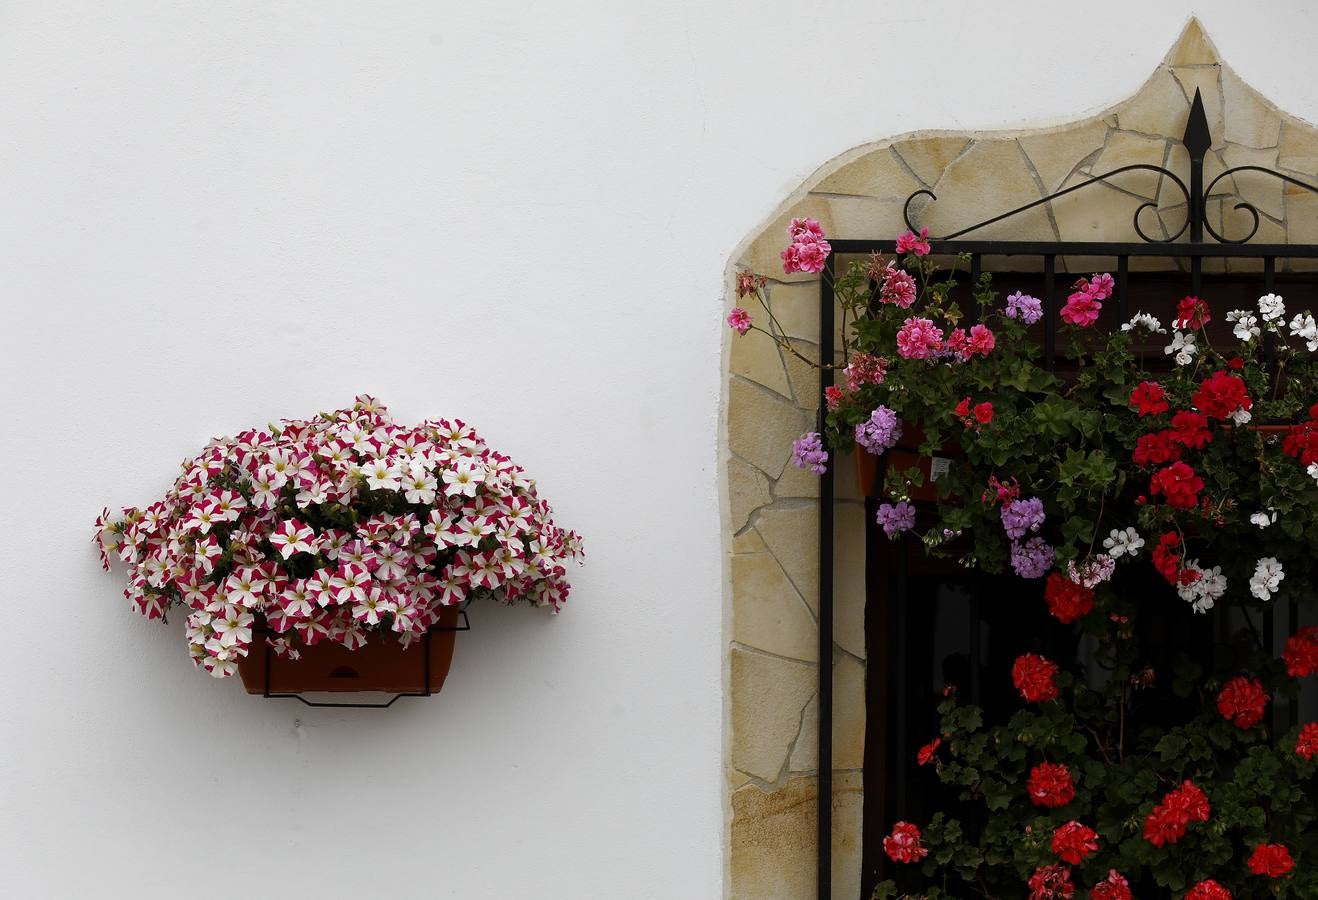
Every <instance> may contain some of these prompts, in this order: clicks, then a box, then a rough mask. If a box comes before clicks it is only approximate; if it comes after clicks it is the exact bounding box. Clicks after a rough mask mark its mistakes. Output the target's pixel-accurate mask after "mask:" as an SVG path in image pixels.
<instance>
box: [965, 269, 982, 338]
mask: <svg viewBox="0 0 1318 900" xmlns="http://www.w3.org/2000/svg"><path fill="white" fill-rule="evenodd" d="M982 265H983V261H982V260H981V258H980V255H979V254H978V253H972V254H970V299H969V300H968V301H967V302H966V324H967V325H973V324H975V323H976V322H978V321H979V303H978V302H976V300H975V289H976V286H977V285H978V284H979V276H980V267H981V266H982Z"/></svg>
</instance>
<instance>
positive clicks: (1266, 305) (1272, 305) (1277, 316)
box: [1259, 294, 1286, 323]
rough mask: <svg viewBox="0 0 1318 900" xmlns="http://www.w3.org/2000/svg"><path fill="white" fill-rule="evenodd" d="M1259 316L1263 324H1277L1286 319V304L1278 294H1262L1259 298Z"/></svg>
mask: <svg viewBox="0 0 1318 900" xmlns="http://www.w3.org/2000/svg"><path fill="white" fill-rule="evenodd" d="M1259 315H1261V316H1263V321H1264V322H1269V323H1271V322H1278V321H1280V320H1281V319H1284V318H1285V317H1286V304H1285V303H1283V302H1282V299H1281V295H1280V294H1264V295H1263V296H1262V297H1259Z"/></svg>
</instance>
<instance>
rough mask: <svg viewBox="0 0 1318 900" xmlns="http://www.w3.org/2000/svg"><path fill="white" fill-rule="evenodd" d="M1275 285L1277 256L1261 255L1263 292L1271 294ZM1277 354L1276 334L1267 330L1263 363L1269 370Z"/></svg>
mask: <svg viewBox="0 0 1318 900" xmlns="http://www.w3.org/2000/svg"><path fill="white" fill-rule="evenodd" d="M1276 287H1277V257H1275V256H1265V257H1263V293H1265V294H1271V293H1274V292H1275V291H1276ZM1276 355H1277V335H1276V334H1274V333H1273V332H1271V331H1269V332H1268V333H1267V334H1265V335H1264V336H1263V365H1264V367H1265V368H1266V369H1267V370H1268V371H1269V372H1271V371H1272V363H1273V360H1274V359H1275V358H1276Z"/></svg>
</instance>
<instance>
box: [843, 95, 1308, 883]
mask: <svg viewBox="0 0 1318 900" xmlns="http://www.w3.org/2000/svg"><path fill="white" fill-rule="evenodd" d="M1182 140H1183V143H1184V145H1185V148H1186V150H1187V151H1188V153H1189V158H1190V172H1189V183H1188V184H1187V183H1186V181H1185V180H1183V179H1182V178H1181V177H1180V176H1179V175H1177V174H1176V173H1175V172H1172V171H1170V170H1169V169H1167V168H1165V167H1163V166H1160V165H1152V164H1135V165H1128V166H1122V167H1120V168H1117V169H1114V170H1112V171H1110V172H1106V173H1103V174H1100V175H1094V176H1092V177H1090V178H1088V179H1087V180H1085V181H1083V182H1081V183H1080V184H1077V185H1074V186H1072V187H1069V188H1066V189H1064V190H1061V191H1058V192H1057V193H1054V194H1050V195H1048V196H1046V197H1043V198H1042V199H1039V200H1035V201H1033V202H1031V203H1027V204H1025V205H1023V206H1020V207H1018V208H1016V209H1013V210H1009V211H1007V212H1004V213H1001V214H999V215H995V216H994V217H993V218H990V219H986V220H984V221H982V222H978V223H976V224H974V225H970V226H968V227H966V228H963V229H961V230H959V231H956V232H954V233H952V234H948V235H945V236H942V237H938V238H931V239H930V245H931V254H932V255H933V256H935V257H937V256H939V255H946V256H957V255H960V254H966V255H968V257H969V260H970V276H971V282H972V283H973V282H974V281H975V280H977V279H978V277H979V275H980V271H981V268H982V266H983V262H984V260H985V258H987V257H994V258H1002V259H1005V260H1009V261H1010V260H1018V261H1019V260H1029V261H1031V262H1036V263H1037V271H1036V272H1035V273H1034V274H1033V276H1032V277H1033V278H1035V279H1037V287H1036V289H1037V290H1038V291H1039V294H1038V295H1039V296H1040V299H1041V300H1042V301H1043V309H1044V317H1043V322H1044V329H1043V335H1042V345H1043V352H1044V358H1045V360H1046V363H1047V366H1048V368H1049V369H1050V370H1052V369H1054V368H1055V366H1056V364H1057V359H1058V355H1057V334H1056V320H1057V313H1058V311H1059V309H1060V303H1059V298H1061V299H1064V298H1065V294H1066V288H1067V287H1068V286H1069V285H1068V284H1067V283H1065V282H1066V273H1065V272H1064V271H1059V262H1062V263H1063V269H1064V268H1065V266H1064V262H1065V258H1066V257H1072V256H1077V257H1078V256H1083V257H1086V258H1089V259H1093V258H1103V259H1110V260H1111V261H1112V262H1113V264H1114V267H1115V272H1116V291H1115V294H1116V297H1115V299H1116V305H1117V310H1118V314H1119V316H1120V318H1121V319H1122V320H1124V319H1126V318H1127V317H1128V316H1129V315H1130V314H1131V312H1132V310H1131V309H1130V303H1129V301H1130V298H1131V297H1132V296H1133V294H1134V293H1135V291H1133V290H1132V289H1133V288H1137V287H1138V286H1139V284H1143V285H1145V286H1151V285H1152V286H1156V285H1157V284H1158V279H1162V282H1163V283H1168V282H1171V283H1176V284H1177V285H1179V286H1188V291H1189V293H1191V294H1194V295H1199V294H1200V293H1201V292H1202V289H1203V286H1204V277H1205V272H1204V267H1205V262H1206V261H1208V260H1224V261H1225V260H1252V261H1255V262H1254V266H1255V267H1256V268H1260V269H1261V271H1260V272H1257V273H1251V274H1237V275H1219V274H1212V275H1211V277H1212V278H1213V286H1214V289H1215V290H1218V289H1225V290H1229V289H1231V286H1232V285H1237V286H1238V288H1237V289H1240V290H1246V289H1252V290H1254V295H1253V296H1254V297H1257V287H1258V286H1259V285H1260V282H1261V286H1262V289H1263V292H1265V293H1273V292H1274V291H1276V290H1278V288H1280V287H1282V286H1285V289H1286V290H1287V291H1291V292H1296V291H1299V292H1302V293H1307V294H1310V295H1311V296H1312V298H1313V303H1312V305H1315V306H1318V272H1300V273H1287V272H1279V271H1278V262H1279V261H1283V262H1284V261H1287V260H1305V259H1307V260H1318V246H1315V245H1308V244H1306V245H1297V244H1250V243H1249V241H1250V240H1251V239H1252V238H1253V237H1254V236H1255V235H1256V234H1257V232H1258V229H1259V224H1260V216H1259V213H1258V210H1257V209H1255V208H1254V207H1253V206H1252V205H1250V204H1249V203H1246V202H1244V201H1241V202H1238V203H1236V204H1235V207H1234V209H1235V211H1236V212H1237V213H1238V214H1239V215H1241V216H1244V217H1245V218H1244V219H1241V220H1240V221H1245V220H1246V219H1249V220H1252V225H1251V227H1250V229H1249V231H1248V233H1246V234H1245V235H1244V236H1243V237H1239V238H1230V237H1227V236H1226V234H1225V232H1226V230H1227V229H1226V228H1225V226H1224V225H1222V223H1219V226H1221V231H1219V230H1218V229H1217V228H1216V227H1214V225H1213V224H1212V223H1211V222H1209V221H1208V219H1207V216H1206V208H1207V202H1206V201H1207V198H1208V196H1209V195H1210V194H1211V193H1212V191H1213V189H1214V187H1215V186H1216V185H1217V184H1218V182H1220V181H1221V180H1222V179H1224V178H1227V177H1228V176H1232V175H1237V174H1243V173H1247V172H1252V173H1258V174H1261V175H1263V176H1266V177H1270V178H1277V179H1280V180H1282V181H1284V182H1286V183H1287V184H1290V185H1293V186H1295V187H1297V188H1300V189H1303V190H1307V191H1311V192H1313V193H1318V187H1315V186H1313V185H1310V184H1307V183H1305V182H1303V181H1300V180H1298V179H1296V178H1293V177H1291V176H1289V175H1286V174H1284V173H1281V172H1276V171H1273V170H1271V169H1265V168H1263V167H1260V166H1252V165H1251V166H1237V167H1234V168H1229V169H1227V170H1225V171H1223V172H1221V173H1220V174H1218V175H1217V176H1216V177H1215V178H1213V180H1212V181H1210V182H1209V183H1208V184H1207V185H1205V184H1204V158H1205V156H1206V154H1207V153H1208V150H1209V148H1210V147H1211V145H1212V135H1211V134H1210V132H1209V127H1208V119H1207V116H1206V115H1205V113H1204V105H1203V99H1202V97H1201V96H1200V95H1199V93H1198V91H1196V93H1195V97H1194V101H1193V103H1192V105H1191V110H1190V114H1189V118H1188V120H1187V123H1186V128H1185V134H1184V137H1183V139H1182ZM1133 171H1148V172H1155V173H1157V174H1159V175H1160V176H1162V177H1163V178H1165V179H1167V180H1168V182H1169V183H1170V184H1172V185H1175V186H1176V188H1177V189H1178V190H1179V191H1180V192H1181V193H1182V194H1183V195H1184V197H1185V206H1186V210H1187V216H1186V221H1185V224H1184V225H1182V226H1181V228H1180V230H1179V231H1177V232H1176V233H1175V234H1172V235H1170V236H1168V237H1166V238H1162V239H1158V238H1154V237H1151V236H1150V235H1148V234H1147V233H1146V232H1145V230H1144V229H1143V227H1142V226H1141V224H1140V217H1141V215H1142V214H1144V213H1145V211H1146V210H1148V209H1155V208H1156V207H1157V204H1156V203H1153V202H1144V203H1141V204H1140V205H1139V206H1138V207H1137V208H1136V209H1135V212H1134V218H1133V225H1134V230H1135V233H1136V234H1137V235H1138V236H1139V237H1140V238H1141V241H1139V242H1129V243H1104V242H1083V241H1072V242H1065V241H999V240H973V239H965V238H964V236H965V235H968V234H971V233H972V232H974V231H977V230H979V229H982V228H984V227H985V226H988V225H992V224H994V223H997V222H1001V221H1004V220H1007V219H1010V218H1011V217H1013V216H1015V215H1017V214H1019V213H1023V212H1025V211H1027V210H1030V209H1033V208H1034V207H1037V206H1040V205H1042V204H1045V203H1048V202H1050V201H1052V200H1055V199H1057V198H1059V197H1062V196H1065V195H1067V194H1071V193H1074V192H1076V191H1081V190H1084V189H1085V188H1087V187H1090V186H1092V185H1094V184H1098V183H1104V182H1111V181H1114V180H1119V179H1120V178H1121V176H1122V175H1123V174H1125V173H1127V172H1133ZM921 197H927V198H929V199H930V200H931V201H936V200H937V199H938V198H937V197H936V196H935V195H934V193H933V192H932V191H929V190H926V189H921V190H918V191H916V192H915V193H913V194H912V195H911V196H910V197H908V198H907V200H906V205H905V207H904V210H903V216H904V218H905V220H906V224H907V227H909V228H911V229H913V230H914V229H916V228H917V225H916V223H914V222H913V221H912V220H911V208H912V205H913V204H914V203H915V202H916V201H917V200H918V199H919V198H921ZM1205 235H1207V236H1208V237H1207V238H1206V237H1205ZM1182 238H1185V239H1184V240H1182ZM1210 238H1211V240H1210ZM831 243H832V248H833V250H832V255H830V256H829V258H828V260H827V263H826V265H825V269H824V272H823V274H822V279H821V282H820V285H821V286H820V303H819V333H820V346H819V352H820V360H821V362H831V361H832V360H833V359H834V356H835V351H836V348H835V345H834V339H833V336H834V329H835V326H836V322H835V317H834V312H835V298H834V295H833V283H834V276H835V275H836V274H837V271H838V260H839V258H840V257H843V256H847V255H852V254H870V253H887V254H891V253H894V252H895V249H896V247H895V241H894V240H893V239H884V240H852V239H831ZM1132 259H1142V260H1143V259H1156V260H1159V261H1162V262H1163V263H1165V264H1166V265H1167V266H1168V268H1167V269H1166V270H1165V271H1154V272H1151V271H1146V270H1145V267H1144V266H1141V267H1140V269H1141V270H1140V271H1139V272H1137V273H1135V274H1134V275H1132V272H1131V260H1132ZM1026 268H1030V269H1034V268H1035V267H1034V266H1029V267H1026ZM1313 268H1318V266H1314V267H1313ZM1059 277H1060V278H1062V279H1063V283H1062V284H1061V285H1060V287H1059ZM1137 283H1138V284H1137ZM1246 286H1248V287H1246ZM970 306H971V307H972V308H973V304H970ZM820 372H821V374H820V384H819V391H820V399H819V410H820V413H819V415H820V422H819V431H820V432H823V430H824V428H823V416H824V414H825V410H826V409H827V405H826V403H825V402H824V391H825V390H826V389H827V388H828V387H831V386H832V384H833V369H831V368H822V369H821V370H820ZM834 478H835V473H834V470H833V468H829V470H828V471H827V472H826V473H825V474H823V475H822V476H821V482H820V491H819V509H820V516H819V560H820V568H819V660H820V667H819V675H820V677H819V775H818V834H817V840H818V844H817V847H818V875H817V884H818V897H819V898H820V900H831V898H832V868H831V864H832V860H831V847H832V832H833V822H832V793H833V784H832V780H833V779H832V759H833V727H832V726H833V679H832V659H833V563H834V515H833V501H834ZM873 506H874V503H873V501H872V500H871V502H870V503H868V504H867V509H866V511H867V514H868V515H867V521H868V522H869V523H870V525H869V526H868V528H869V529H870V530H871V531H873V528H874V526H873V524H872V523H873V512H874V510H873ZM873 539H874V535H873V534H871V535H868V536H867V541H866V546H867V547H872V546H873ZM867 552H868V551H867ZM905 558H906V557H905V556H900V557H899V559H903V560H904V559H905ZM900 565H905V564H904V563H901V564H900ZM889 574H890V575H891V576H892V578H893V580H894V583H895V591H894V604H895V609H894V610H893V616H892V618H891V619H890V622H891V624H892V625H893V627H894V628H895V629H897V630H898V632H899V633H898V635H897V642H898V645H899V647H903V648H904V647H905V646H906V641H905V640H904V639H903V638H904V635H903V634H901V633H900V632H901V629H904V628H906V627H908V623H909V619H910V606H909V596H908V587H909V578H908V576H907V573H906V571H905V569H903V568H898V569H897V571H895V572H891V573H889ZM1281 614H1282V615H1284V616H1285V617H1286V618H1287V620H1288V621H1287V622H1286V624H1287V626H1288V627H1289V629H1290V630H1291V631H1294V629H1295V627H1296V625H1297V620H1298V609H1297V607H1296V606H1295V604H1293V603H1292V604H1291V605H1290V606H1289V608H1287V609H1285V610H1283V611H1282V613H1281ZM1266 615H1267V619H1266V621H1265V623H1264V625H1263V629H1262V630H1263V633H1264V635H1265V636H1266V637H1267V638H1268V639H1269V640H1271V636H1272V633H1273V626H1274V623H1273V621H1272V617H1273V616H1274V612H1272V611H1269V612H1268V613H1267V614H1266ZM979 622H980V616H979V613H978V611H975V610H972V612H971V615H970V627H971V628H972V629H974V628H977V627H978V624H979ZM969 646H970V648H971V653H972V654H974V653H976V652H977V648H978V646H979V641H978V637H977V636H974V635H972V636H971V639H970V641H969ZM1268 649H1271V644H1269V645H1268ZM888 662H889V663H890V662H891V661H888ZM869 664H870V666H871V667H873V666H874V665H875V660H874V659H870V662H869ZM972 668H974V670H976V671H977V663H974V664H973V666H972ZM905 670H906V666H905V664H904V663H903V664H901V665H898V666H897V667H896V670H895V671H896V673H897V674H898V675H900V673H902V672H904V671H905ZM894 692H895V696H896V697H897V698H898V708H897V709H896V710H895V712H894V714H893V715H892V716H891V717H890V718H889V721H892V722H894V724H895V729H896V731H897V735H896V739H897V744H898V746H897V748H896V752H897V753H898V754H903V755H904V758H906V759H909V758H910V757H911V755H912V754H911V752H910V751H911V749H912V748H911V747H910V744H911V743H912V740H913V739H912V737H911V735H910V734H909V733H908V729H907V727H906V726H907V723H908V721H909V710H908V709H906V708H904V706H903V703H904V701H905V700H906V699H908V697H907V694H906V693H904V692H903V691H902V689H901V685H896V686H895V688H894ZM1293 714H1294V710H1292V715H1293ZM866 775H867V779H868V777H869V775H870V773H869V771H868V768H867V771H866ZM866 790H867V793H868V792H869V790H870V785H868V784H867V786H866Z"/></svg>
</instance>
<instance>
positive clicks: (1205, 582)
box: [1176, 559, 1226, 613]
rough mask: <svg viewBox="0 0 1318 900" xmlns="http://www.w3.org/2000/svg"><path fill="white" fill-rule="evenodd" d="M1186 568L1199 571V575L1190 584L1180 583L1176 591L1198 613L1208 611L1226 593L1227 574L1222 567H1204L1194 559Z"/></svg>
mask: <svg viewBox="0 0 1318 900" xmlns="http://www.w3.org/2000/svg"><path fill="white" fill-rule="evenodd" d="M1185 568H1186V569H1187V570H1189V571H1191V572H1198V573H1199V577H1198V578H1197V579H1195V580H1194V581H1192V582H1191V583H1190V584H1182V585H1178V586H1177V588H1176V593H1178V594H1179V595H1180V596H1181V599H1182V600H1184V601H1185V602H1187V603H1189V604H1190V605H1191V606H1193V607H1194V611H1195V612H1196V613H1206V612H1208V611H1209V610H1210V609H1212V608H1213V605H1214V604H1215V603H1216V602H1217V601H1218V600H1220V599H1221V598H1222V595H1223V594H1225V593H1226V576H1224V575H1223V574H1222V567H1221V566H1213V567H1212V568H1211V569H1204V568H1201V567H1200V566H1199V560H1197V559H1192V560H1190V561H1189V562H1187V563H1186V564H1185Z"/></svg>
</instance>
